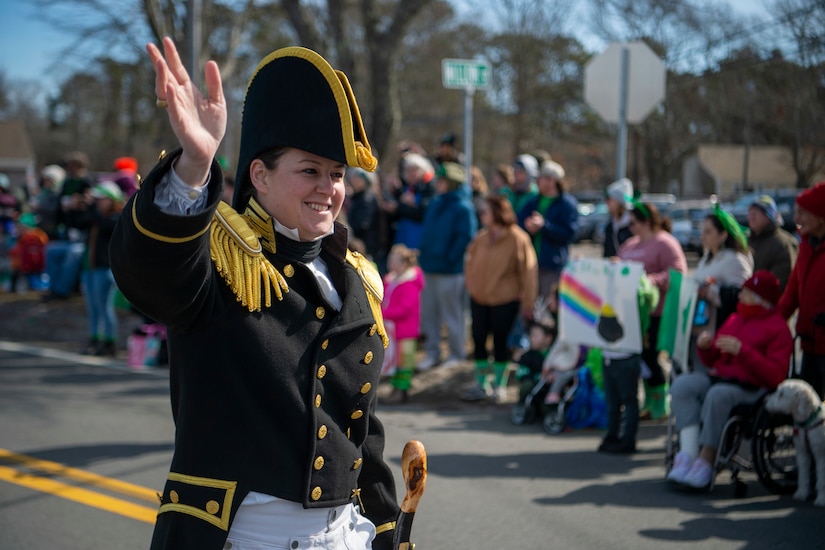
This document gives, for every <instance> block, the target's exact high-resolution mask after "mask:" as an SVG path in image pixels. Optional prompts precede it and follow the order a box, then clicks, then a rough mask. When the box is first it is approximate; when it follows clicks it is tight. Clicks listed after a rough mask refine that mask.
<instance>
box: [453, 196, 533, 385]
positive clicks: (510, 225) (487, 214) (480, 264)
mask: <svg viewBox="0 0 825 550" xmlns="http://www.w3.org/2000/svg"><path fill="white" fill-rule="evenodd" d="M479 215H480V217H481V222H482V224H483V225H484V227H483V228H482V230H481V231H479V233H478V235H476V237H475V239H473V241H472V242H471V243H470V245H469V246H468V247H467V254H466V260H465V265H464V278H465V284H466V286H467V291H468V293H469V294H470V312H471V315H472V334H473V346H474V351H473V359H474V360H475V369H476V380H477V385H476V386H473V387H470V388H468V390H467V391H466V392H465V394H464V395H463V396H462V398H463V399H465V400H468V401H476V400H481V399H486V398H488V397H491V396H492V397H498V398H500V397H501V393H502V392H503V388H504V386H505V385H506V380H505V376H504V375H505V372H506V369H507V361H508V360H509V359H510V357H509V349H508V346H507V336H508V334H509V333H510V329H512V327H513V323H514V321H515V320H516V316H517V315H519V314H521V315H522V316H524V317H526V318H528V319H530V318H531V317H532V311H533V305H534V303H535V301H536V296H537V292H538V262H537V259H536V252H535V249H534V248H533V243H532V241H531V239H530V235H528V234H527V232H526V231H524V230H523V229H521V228H520V227H519V226H518V225H517V224H516V215H515V213H514V211H513V207H512V206H510V203H509V201H508V200H507V198H506V197H503V196H500V195H493V196H489V197H487V198H486V200H485V204H484V206H483V207H482V208H481V209H479ZM490 334H492V335H493V364H492V370H493V374H494V386H495V390H494V389H493V387H491V385H490V381H489V373H490V352H489V350H488V349H487V337H488V336H489V335H490Z"/></svg>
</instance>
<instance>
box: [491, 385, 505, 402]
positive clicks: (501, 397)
mask: <svg viewBox="0 0 825 550" xmlns="http://www.w3.org/2000/svg"><path fill="white" fill-rule="evenodd" d="M491 399H492V400H493V402H494V403H503V402H505V401H506V400H507V390H506V389H505V388H496V389H494V390H493V395H492V396H491Z"/></svg>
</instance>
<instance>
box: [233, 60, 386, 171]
mask: <svg viewBox="0 0 825 550" xmlns="http://www.w3.org/2000/svg"><path fill="white" fill-rule="evenodd" d="M282 57H297V58H299V59H303V60H305V61H308V62H310V63H312V65H314V66H315V68H316V69H318V72H320V73H321V74H322V75H323V77H324V78H325V79H326V81H327V84H328V85H329V88H330V90H331V91H332V95H333V97H334V98H335V104H336V105H337V107H338V115H339V117H340V118H341V135H342V138H343V144H344V152H345V154H346V156H347V164H348V165H349V166H358V167H360V168H363V169H364V170H366V171H368V172H374V171H375V169H376V168H377V167H378V159H377V158H375V156H374V155H373V154H372V148H371V147H370V143H369V141H367V133H366V131H364V122H363V121H362V120H361V111H360V110H359V109H358V103H357V102H356V101H355V94H354V93H353V92H352V87H351V86H350V84H349V80H348V79H347V76H346V75H345V74H344V73H343V72H341V71H336V70H335V69H333V68H332V66H331V65H330V64H329V63H328V62H327V60H326V59H324V58H323V57H321V55H320V54H318V53H317V52H315V51H313V50H310V49H308V48H302V47H300V46H290V47H287V48H281V49H279V50H275V51H274V52H272V53H271V54H269V55H268V56H266V57H265V58H263V60H261V62H260V63H258V66H257V67H256V68H255V71H254V72H253V73H252V78H250V79H249V84H248V85H247V88H246V90H247V93H248V92H249V87H250V86H252V82H254V81H255V77H256V76H258V73H259V72H260V71H261V70H263V68H264V67H266V66H267V65H268V64H269V63H271V62H272V61H274V60H275V59H280V58H282ZM244 107H246V97H244ZM355 130H358V137H359V138H360V139H359V140H356V139H354V137H353V136H355Z"/></svg>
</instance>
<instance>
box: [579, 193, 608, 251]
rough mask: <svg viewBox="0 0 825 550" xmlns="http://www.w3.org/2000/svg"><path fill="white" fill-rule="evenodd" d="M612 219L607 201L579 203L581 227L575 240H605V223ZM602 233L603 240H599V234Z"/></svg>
mask: <svg viewBox="0 0 825 550" xmlns="http://www.w3.org/2000/svg"><path fill="white" fill-rule="evenodd" d="M608 219H610V214H609V213H608V211H607V203H605V202H599V203H596V204H592V203H581V202H580V203H579V229H578V231H577V232H576V237H575V239H574V242H580V241H593V242H604V224H606V223H607V220H608ZM599 233H601V235H602V240H601V241H598V240H597V239H598V235H599Z"/></svg>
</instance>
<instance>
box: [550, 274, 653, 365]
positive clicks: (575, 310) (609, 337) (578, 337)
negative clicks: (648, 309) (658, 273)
mask: <svg viewBox="0 0 825 550" xmlns="http://www.w3.org/2000/svg"><path fill="white" fill-rule="evenodd" d="M643 276H644V268H643V267H642V264H640V263H638V262H611V261H610V260H606V259H601V258H598V259H596V258H582V259H579V260H575V261H572V262H570V263H568V264H567V265H566V266H565V268H564V271H562V275H561V281H560V284H559V338H560V339H564V340H566V341H569V342H574V343H578V344H582V345H585V346H592V347H597V348H600V349H607V350H612V351H621V352H628V353H639V352H641V351H642V334H641V327H640V323H639V306H638V298H637V293H638V288H639V281H640V279H641V277H643Z"/></svg>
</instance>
